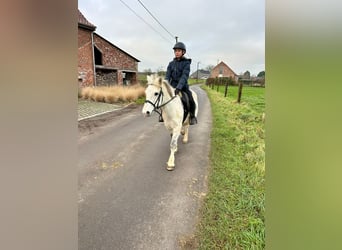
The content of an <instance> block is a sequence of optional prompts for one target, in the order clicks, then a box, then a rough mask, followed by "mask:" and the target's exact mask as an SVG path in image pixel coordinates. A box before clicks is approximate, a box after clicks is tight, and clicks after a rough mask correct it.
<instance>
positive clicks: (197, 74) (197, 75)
mask: <svg viewBox="0 0 342 250" xmlns="http://www.w3.org/2000/svg"><path fill="white" fill-rule="evenodd" d="M200 63H201V62H197V81H196V83H198V65H199V64H200Z"/></svg>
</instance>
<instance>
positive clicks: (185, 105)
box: [180, 91, 190, 122]
mask: <svg viewBox="0 0 342 250" xmlns="http://www.w3.org/2000/svg"><path fill="white" fill-rule="evenodd" d="M181 93H182V94H181V95H180V97H181V100H182V104H183V110H184V113H183V122H184V121H185V118H186V117H187V116H188V114H189V112H190V102H189V96H188V94H187V93H186V92H184V91H181Z"/></svg>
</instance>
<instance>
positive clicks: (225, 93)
mask: <svg viewBox="0 0 342 250" xmlns="http://www.w3.org/2000/svg"><path fill="white" fill-rule="evenodd" d="M228 82H230V78H228V79H227V81H226V89H225V90H224V97H227V93H228Z"/></svg>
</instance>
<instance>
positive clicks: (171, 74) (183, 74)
mask: <svg viewBox="0 0 342 250" xmlns="http://www.w3.org/2000/svg"><path fill="white" fill-rule="evenodd" d="M173 51H174V54H175V58H174V59H173V60H172V61H171V62H170V63H169V65H168V66H167V71H166V76H165V79H166V80H168V82H169V83H170V84H171V86H172V87H174V88H175V95H178V93H179V92H181V91H182V92H185V93H186V94H187V95H188V97H189V104H190V105H189V106H190V110H189V113H190V125H194V124H195V123H197V119H196V116H195V109H196V104H195V102H194V99H193V97H192V94H191V91H190V88H189V84H188V78H189V74H190V64H191V59H188V58H186V57H184V54H185V53H186V48H185V44H184V43H182V42H177V43H176V44H175V46H173Z"/></svg>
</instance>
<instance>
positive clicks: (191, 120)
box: [190, 113, 197, 125]
mask: <svg viewBox="0 0 342 250" xmlns="http://www.w3.org/2000/svg"><path fill="white" fill-rule="evenodd" d="M196 123H197V118H196V116H195V115H194V114H191V113H190V125H195V124H196Z"/></svg>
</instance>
